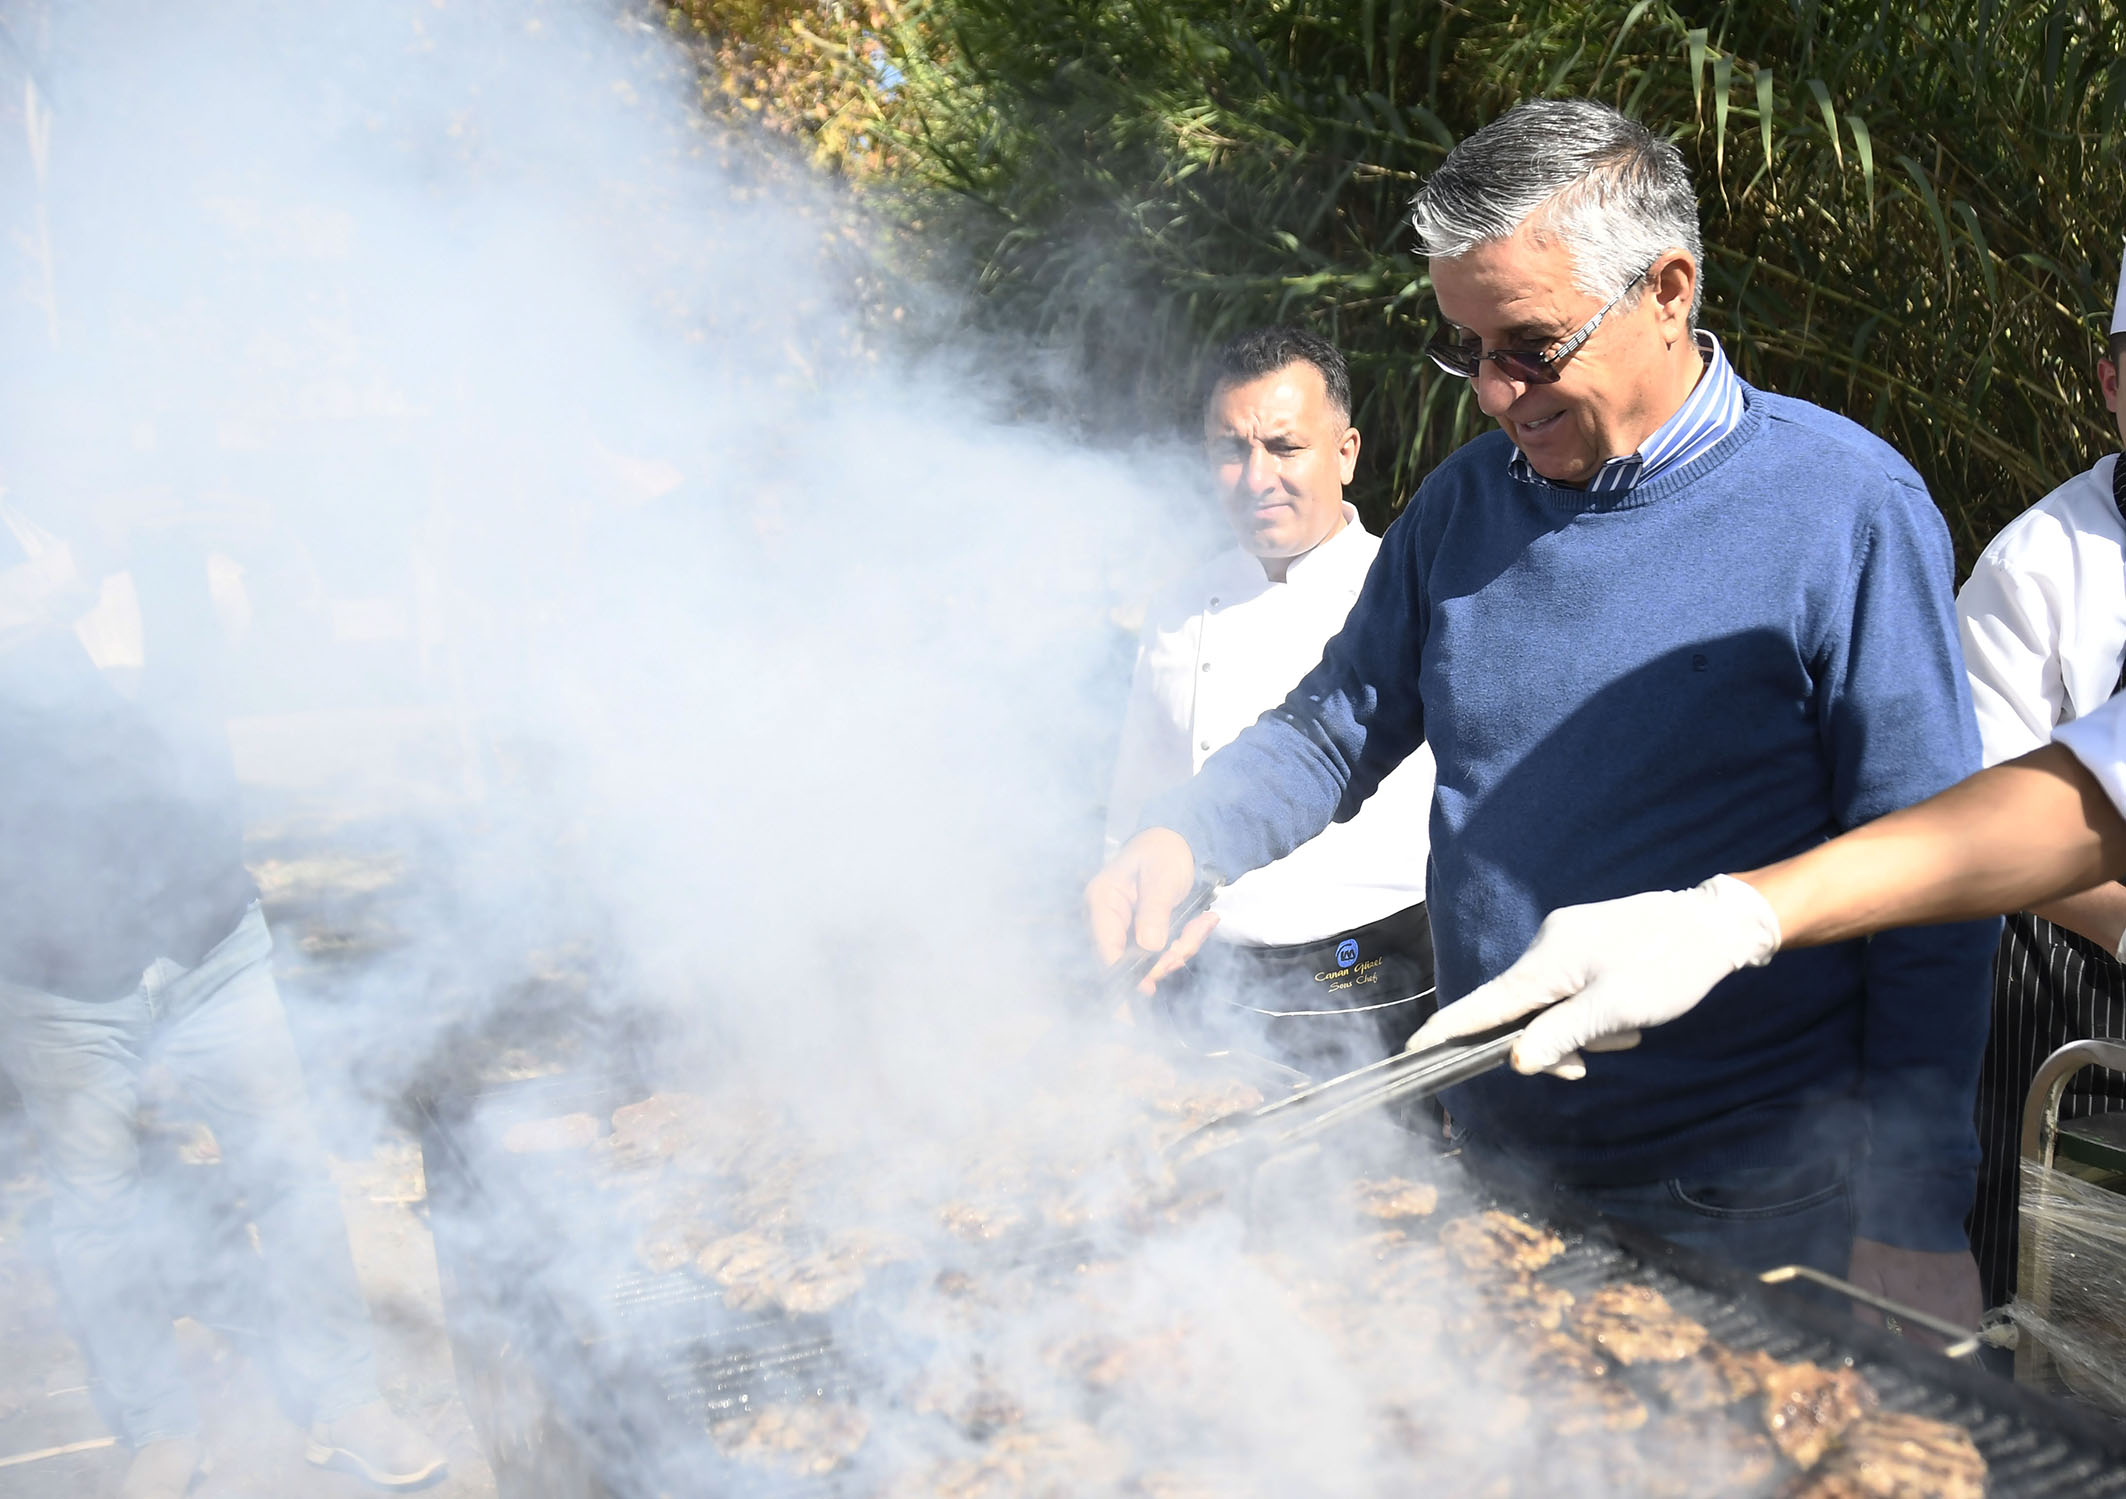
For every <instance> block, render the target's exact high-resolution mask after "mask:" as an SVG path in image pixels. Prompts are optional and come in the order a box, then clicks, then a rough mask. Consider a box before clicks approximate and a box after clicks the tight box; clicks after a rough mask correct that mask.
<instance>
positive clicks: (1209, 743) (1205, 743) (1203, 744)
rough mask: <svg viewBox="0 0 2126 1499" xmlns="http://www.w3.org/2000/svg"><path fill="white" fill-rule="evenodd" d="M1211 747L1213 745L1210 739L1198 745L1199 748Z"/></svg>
mask: <svg viewBox="0 0 2126 1499" xmlns="http://www.w3.org/2000/svg"><path fill="white" fill-rule="evenodd" d="M1210 747H1211V742H1210V740H1208V739H1206V740H1204V741H1203V742H1201V743H1200V744H1198V745H1197V746H1196V748H1198V749H1200V750H1207V749H1209V748H1210Z"/></svg>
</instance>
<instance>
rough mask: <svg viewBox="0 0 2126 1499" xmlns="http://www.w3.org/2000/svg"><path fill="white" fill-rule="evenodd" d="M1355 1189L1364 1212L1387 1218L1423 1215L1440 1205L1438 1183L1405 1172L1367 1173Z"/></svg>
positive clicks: (1383, 1218) (1364, 1213)
mask: <svg viewBox="0 0 2126 1499" xmlns="http://www.w3.org/2000/svg"><path fill="white" fill-rule="evenodd" d="M1351 1190H1352V1193H1353V1195H1354V1196H1355V1197H1356V1198H1357V1200H1358V1211H1359V1212H1360V1213H1361V1214H1362V1215H1363V1216H1365V1217H1368V1218H1379V1219H1381V1220H1383V1221H1388V1220H1392V1219H1396V1218H1422V1217H1425V1216H1426V1215H1427V1214H1429V1213H1430V1212H1431V1211H1432V1210H1433V1209H1434V1208H1436V1207H1438V1206H1439V1188H1438V1187H1435V1186H1433V1185H1432V1183H1430V1182H1415V1181H1411V1180H1410V1179H1409V1178H1408V1177H1403V1176H1386V1177H1364V1178H1361V1179H1360V1180H1358V1181H1356V1182H1353V1183H1352V1185H1351Z"/></svg>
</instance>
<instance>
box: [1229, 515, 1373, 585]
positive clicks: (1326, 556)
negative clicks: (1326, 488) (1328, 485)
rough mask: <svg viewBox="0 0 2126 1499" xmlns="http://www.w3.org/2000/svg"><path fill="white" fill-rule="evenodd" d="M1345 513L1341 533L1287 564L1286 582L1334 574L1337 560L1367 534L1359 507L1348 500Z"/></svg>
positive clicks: (1259, 564)
mask: <svg viewBox="0 0 2126 1499" xmlns="http://www.w3.org/2000/svg"><path fill="white" fill-rule="evenodd" d="M1343 512H1344V526H1343V529H1342V530H1341V531H1338V532H1337V533H1336V534H1335V535H1334V536H1331V537H1330V538H1329V539H1328V540H1327V541H1324V542H1322V543H1321V544H1320V545H1319V546H1317V547H1315V548H1314V549H1313V550H1312V551H1310V552H1302V553H1301V554H1300V555H1299V556H1297V557H1294V558H1293V559H1292V560H1291V561H1290V562H1288V563H1287V564H1285V570H1284V580H1285V581H1286V582H1287V583H1291V582H1294V581H1296V580H1297V579H1298V577H1299V575H1300V574H1301V573H1308V574H1314V573H1320V574H1322V575H1324V576H1325V577H1326V576H1329V575H1332V574H1334V573H1335V572H1336V566H1335V563H1336V561H1337V559H1338V558H1340V557H1343V556H1346V555H1347V554H1349V553H1350V552H1351V551H1352V549H1353V548H1354V547H1355V546H1356V545H1357V539H1358V538H1359V537H1361V536H1364V535H1365V534H1367V533H1366V528H1365V527H1364V526H1363V525H1361V524H1359V520H1358V507H1357V506H1355V505H1353V504H1352V503H1351V502H1350V501H1349V500H1346V501H1344V502H1343ZM1368 560H1369V561H1370V559H1368ZM1255 565H1256V566H1257V567H1258V568H1259V567H1261V566H1262V564H1261V563H1260V562H1257V563H1256V564H1255Z"/></svg>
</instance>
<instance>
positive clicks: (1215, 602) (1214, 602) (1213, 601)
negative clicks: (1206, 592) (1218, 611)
mask: <svg viewBox="0 0 2126 1499" xmlns="http://www.w3.org/2000/svg"><path fill="white" fill-rule="evenodd" d="M1211 607H1212V608H1213V609H1215V608H1217V607H1218V599H1217V597H1216V595H1213V596H1212V598H1211Z"/></svg>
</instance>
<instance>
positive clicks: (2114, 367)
mask: <svg viewBox="0 0 2126 1499" xmlns="http://www.w3.org/2000/svg"><path fill="white" fill-rule="evenodd" d="M2096 383H2097V384H2098V386H2099V387H2101V388H2102V390H2103V392H2104V409H2105V410H2106V411H2116V410H2118V409H2119V365H2118V361H2117V360H2115V359H2113V358H2111V357H2110V356H2109V355H2106V356H2105V357H2103V358H2101V359H2099V360H2097V362H2096Z"/></svg>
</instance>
